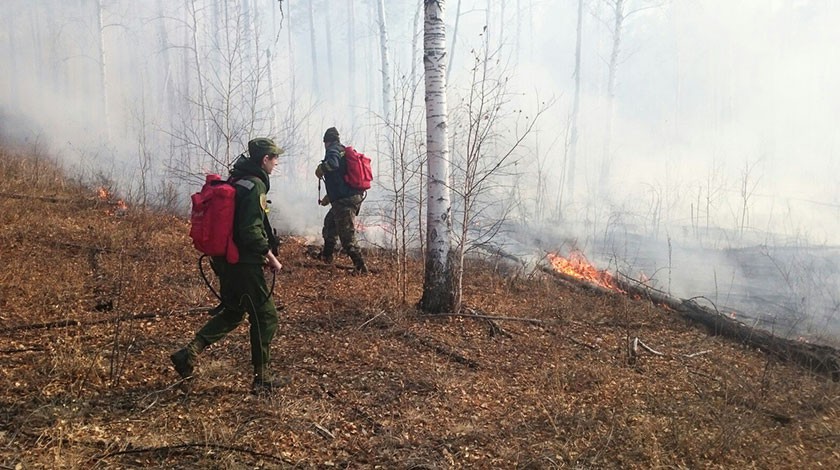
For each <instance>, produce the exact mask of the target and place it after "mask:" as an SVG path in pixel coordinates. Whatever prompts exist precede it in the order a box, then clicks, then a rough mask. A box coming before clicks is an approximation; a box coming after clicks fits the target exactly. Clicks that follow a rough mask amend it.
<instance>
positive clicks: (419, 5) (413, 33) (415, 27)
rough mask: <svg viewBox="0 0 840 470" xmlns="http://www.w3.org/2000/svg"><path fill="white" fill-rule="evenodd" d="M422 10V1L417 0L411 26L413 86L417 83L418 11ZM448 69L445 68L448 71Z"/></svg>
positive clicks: (419, 32) (419, 16) (419, 31)
mask: <svg viewBox="0 0 840 470" xmlns="http://www.w3.org/2000/svg"><path fill="white" fill-rule="evenodd" d="M422 11H423V3H422V2H417V9H416V10H414V24H413V26H412V28H411V81H410V83H411V86H414V84H415V83H417V50H418V49H419V47H417V43H418V42H419V41H418V38H419V37H420V34H421V33H422V31H421V30H420V18H422V16H421V15H420V13H421V12H422ZM451 54H452V53H451V52H450V59H451V58H452V55H451ZM449 66H450V67H451V66H452V64H451V63H450V64H449ZM448 70H449V69H447V71H448Z"/></svg>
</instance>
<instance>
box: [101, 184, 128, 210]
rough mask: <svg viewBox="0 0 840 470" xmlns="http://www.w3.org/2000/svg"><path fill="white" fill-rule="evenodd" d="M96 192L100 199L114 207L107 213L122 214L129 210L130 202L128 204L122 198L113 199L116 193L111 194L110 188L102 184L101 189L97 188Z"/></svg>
mask: <svg viewBox="0 0 840 470" xmlns="http://www.w3.org/2000/svg"><path fill="white" fill-rule="evenodd" d="M96 193H97V195H98V196H99V200H101V201H104V202H107V203H108V204H110V205H112V206H113V207H114V208H113V209H112V210H109V211H106V212H107V213H109V214H111V215H118V216H122V215H125V214H126V212H128V204H126V203H125V201H123V200H122V199H117V200H116V201H113V199H114V195H113V194H111V192H110V191H108V189H106V188H104V187H101V186H100V187H99V189H97V190H96Z"/></svg>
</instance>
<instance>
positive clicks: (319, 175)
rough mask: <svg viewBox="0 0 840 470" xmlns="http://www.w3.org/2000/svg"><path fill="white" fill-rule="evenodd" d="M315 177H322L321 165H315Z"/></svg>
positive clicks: (322, 169)
mask: <svg viewBox="0 0 840 470" xmlns="http://www.w3.org/2000/svg"><path fill="white" fill-rule="evenodd" d="M315 177H316V178H323V177H324V168H323V167H322V166H321V165H318V166H317V167H315Z"/></svg>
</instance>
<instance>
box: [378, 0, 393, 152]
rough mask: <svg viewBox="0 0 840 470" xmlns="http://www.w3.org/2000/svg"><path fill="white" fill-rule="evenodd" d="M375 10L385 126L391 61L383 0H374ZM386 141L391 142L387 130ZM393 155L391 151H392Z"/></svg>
mask: <svg viewBox="0 0 840 470" xmlns="http://www.w3.org/2000/svg"><path fill="white" fill-rule="evenodd" d="M376 10H377V14H378V15H379V55H380V58H381V60H382V63H381V66H382V116H383V117H384V118H385V124H386V127H390V126H389V125H390V123H391V72H390V70H391V63H390V59H389V57H388V27H387V23H386V22H385V0H379V1H377V2H376ZM388 134H389V137H388V142H389V143H391V142H393V138H391V137H390V132H388ZM392 156H393V152H392Z"/></svg>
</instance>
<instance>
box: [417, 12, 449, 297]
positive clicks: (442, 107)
mask: <svg viewBox="0 0 840 470" xmlns="http://www.w3.org/2000/svg"><path fill="white" fill-rule="evenodd" d="M424 2H425V26H424V34H423V50H424V55H423V63H424V67H425V80H426V148H427V153H428V155H427V161H428V163H427V165H428V176H427V185H428V197H427V199H426V204H427V211H426V227H427V230H426V269H425V278H424V282H423V297H422V298H421V299H420V308H421V309H423V310H424V311H426V312H428V313H444V312H447V311H449V310H451V309H452V307H453V305H454V302H455V292H454V284H453V282H452V263H451V259H450V251H451V244H452V241H451V237H452V234H451V232H452V220H451V210H452V204H451V199H450V194H449V186H448V181H449V159H448V156H449V143H448V138H447V128H446V127H447V106H446V26H445V22H444V13H445V1H444V0H424Z"/></svg>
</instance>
